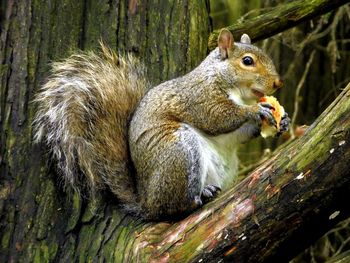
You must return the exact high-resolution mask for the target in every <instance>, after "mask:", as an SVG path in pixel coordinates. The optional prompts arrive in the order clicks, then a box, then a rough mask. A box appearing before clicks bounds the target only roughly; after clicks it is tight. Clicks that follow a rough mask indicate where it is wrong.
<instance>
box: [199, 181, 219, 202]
mask: <svg viewBox="0 0 350 263" xmlns="http://www.w3.org/2000/svg"><path fill="white" fill-rule="evenodd" d="M220 191H221V189H220V187H218V186H215V185H212V184H208V185H207V186H205V187H204V188H203V191H202V199H203V201H204V202H205V203H207V202H209V201H210V200H211V199H213V198H214V197H216V196H217V195H218V194H219V192H220Z"/></svg>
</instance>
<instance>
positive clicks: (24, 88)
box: [0, 0, 350, 262]
mask: <svg viewBox="0 0 350 263" xmlns="http://www.w3.org/2000/svg"><path fill="white" fill-rule="evenodd" d="M0 5H1V6H0V8H1V9H0V22H1V38H0V41H1V42H0V59H1V62H2V66H1V70H0V79H1V87H0V94H1V97H0V100H1V107H0V118H1V119H0V129H1V150H0V162H1V181H0V211H1V217H0V237H1V244H0V261H1V262H18V261H20V262H22V261H24V262H32V261H35V262H49V261H59V262H75V261H79V262H87V261H94V262H95V261H98V262H104V261H105V262H112V261H116V262H121V261H125V262H127V261H153V262H163V261H173V262H183V261H185V262H189V261H195V260H198V261H210V260H214V259H215V260H216V261H220V260H224V259H227V260H237V261H238V262H239V261H246V262H248V261H252V262H254V261H255V260H258V261H263V260H265V259H268V258H270V259H271V258H274V259H277V258H280V256H281V255H286V256H289V255H291V254H293V253H295V252H297V251H298V249H299V247H298V246H297V245H299V246H303V245H304V243H303V242H305V243H307V242H308V241H310V240H311V239H314V238H315V237H316V236H317V235H319V234H321V233H323V232H324V231H325V230H326V229H328V228H329V226H330V225H333V224H334V223H335V222H336V221H337V220H339V219H340V218H341V217H342V216H346V215H347V214H348V213H349V211H348V210H346V209H345V208H343V206H342V200H346V198H349V194H348V190H349V178H347V176H345V175H347V174H348V171H349V162H348V161H347V160H348V159H349V157H350V147H349V136H350V131H349V125H350V123H349V116H350V115H349V114H350V113H349V110H350V102H349V100H350V99H349V97H350V94H349V88H348V89H347V91H346V92H344V93H343V95H342V96H341V97H340V98H339V99H338V101H337V102H335V103H334V104H333V106H332V107H331V108H330V109H329V110H328V111H329V112H328V114H326V113H325V114H324V115H322V116H321V117H320V119H319V120H318V121H317V122H316V124H315V126H314V127H313V128H312V129H310V131H309V132H308V133H307V134H306V135H305V136H304V137H303V138H301V139H299V140H298V141H295V142H294V143H292V144H291V145H289V146H288V148H285V149H283V152H280V153H278V155H277V156H275V157H274V158H273V159H271V160H270V161H269V162H268V163H266V164H264V166H263V167H260V168H259V169H258V170H256V171H255V172H254V173H253V174H252V175H251V176H250V177H249V178H247V179H246V180H245V181H243V182H242V183H241V184H240V185H238V186H237V187H236V188H235V189H233V190H231V191H229V192H227V193H225V194H223V195H222V196H221V197H219V198H218V199H216V200H215V201H213V202H212V203H210V204H208V205H207V206H205V207H204V208H203V209H201V210H200V211H198V212H196V213H193V214H192V215H191V216H189V217H188V218H186V219H184V220H183V221H181V222H177V223H170V222H162V223H157V224H155V223H145V222H141V221H140V220H139V219H137V218H133V217H131V216H128V215H125V214H123V213H122V212H120V211H119V210H118V204H117V203H116V202H115V200H114V199H113V197H111V196H107V197H101V198H100V199H99V200H98V201H97V202H95V203H88V204H86V203H85V202H83V201H82V200H81V199H80V198H79V197H78V196H77V195H73V196H67V195H66V194H65V193H64V192H63V191H62V190H61V188H60V187H59V185H60V182H58V181H57V179H56V178H57V177H56V174H55V172H54V169H52V167H54V164H51V162H50V158H49V156H47V155H45V154H44V153H45V148H44V149H41V148H40V146H38V145H33V144H32V130H31V125H30V124H31V121H32V118H33V114H34V111H35V109H34V106H33V104H31V103H30V101H31V100H32V98H33V94H34V93H35V92H36V90H37V89H38V87H39V86H40V84H41V82H42V81H43V78H44V76H46V74H47V70H48V62H50V61H52V60H57V59H59V58H62V57H66V56H67V55H68V54H69V53H71V52H73V51H74V50H75V49H77V48H82V49H87V48H96V46H97V41H98V40H99V38H100V36H102V38H103V39H104V40H105V41H106V42H107V43H108V44H109V45H110V46H112V47H114V48H116V49H118V50H120V51H131V52H134V53H136V54H137V55H138V56H139V57H140V58H141V59H143V60H144V62H145V63H146V65H148V66H149V76H150V79H151V80H152V82H153V83H154V84H157V83H159V82H160V81H162V80H165V79H169V78H173V77H175V76H176V75H181V74H184V73H185V72H187V71H189V70H190V69H191V68H193V67H194V66H195V65H197V64H198V63H199V61H201V60H202V59H203V58H204V56H205V53H206V50H207V37H208V33H209V30H208V28H209V22H208V21H209V19H208V8H207V2H206V1H204V0H203V1H178V2H176V3H175V2H173V1H170V0H169V1H162V2H161V3H157V2H156V1H135V0H129V1H128V2H126V1H99V4H97V2H96V1H57V0H55V1H47V2H46V1H39V0H32V1H24V0H22V1H11V0H9V1H3V2H1V4H0ZM159 32H161V34H159ZM331 109H332V110H331ZM301 146H305V147H304V148H301ZM310 149H312V150H310ZM320 200H322V202H321V201H320ZM336 211H340V215H339V216H337V217H335V216H336V215H337V213H334V212H336ZM330 215H332V216H331V217H330ZM333 217H335V219H331V220H330V219H329V218H333ZM315 222H321V223H320V226H319V228H318V229H315V228H316V227H315V226H316V225H315ZM325 222H327V224H323V223H325ZM306 230H307V231H310V234H309V233H307V234H305V232H303V231H306ZM291 242H293V243H292V244H293V245H290V244H291ZM284 253H286V254H284ZM284 259H285V258H284Z"/></svg>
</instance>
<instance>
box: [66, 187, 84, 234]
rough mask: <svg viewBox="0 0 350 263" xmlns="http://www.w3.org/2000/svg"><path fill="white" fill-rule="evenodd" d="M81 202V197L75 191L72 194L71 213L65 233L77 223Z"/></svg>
mask: <svg viewBox="0 0 350 263" xmlns="http://www.w3.org/2000/svg"><path fill="white" fill-rule="evenodd" d="M81 203H82V200H81V197H80V196H79V194H78V193H76V192H75V193H74V194H73V202H72V204H73V207H72V213H71V215H70V217H69V219H68V223H67V227H66V230H65V233H68V232H69V231H71V230H72V229H73V228H74V227H75V226H76V224H77V223H78V220H79V217H80V213H81Z"/></svg>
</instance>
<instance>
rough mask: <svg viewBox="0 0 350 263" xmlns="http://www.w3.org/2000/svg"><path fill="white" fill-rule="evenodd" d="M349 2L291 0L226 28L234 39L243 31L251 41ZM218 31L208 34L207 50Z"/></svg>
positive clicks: (213, 42)
mask: <svg viewBox="0 0 350 263" xmlns="http://www.w3.org/2000/svg"><path fill="white" fill-rule="evenodd" d="M349 2H350V0H310V1H305V0H298V1H291V2H287V3H285V4H281V5H279V6H277V7H276V8H274V9H273V10H272V11H270V12H267V13H265V14H262V15H260V16H257V17H255V18H251V19H249V20H247V21H240V22H237V23H236V24H233V25H230V26H228V27H227V29H229V30H230V31H231V32H232V34H233V37H234V38H235V39H239V38H240V37H241V35H242V34H243V33H246V34H248V35H249V36H250V37H251V39H252V40H253V41H257V40H261V39H264V38H267V37H270V36H273V35H275V34H277V33H280V32H282V31H284V30H287V29H289V28H291V27H294V26H296V25H298V24H300V23H302V22H304V21H305V20H308V19H311V18H313V17H315V16H318V15H322V14H325V13H327V12H329V11H331V10H333V9H335V8H337V7H340V6H342V5H344V4H346V3H349ZM219 33H220V30H215V31H213V32H212V33H211V34H210V36H209V42H208V48H209V50H212V49H214V48H215V47H216V46H217V38H218V36H219Z"/></svg>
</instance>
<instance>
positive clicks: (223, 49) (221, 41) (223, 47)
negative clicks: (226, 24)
mask: <svg viewBox="0 0 350 263" xmlns="http://www.w3.org/2000/svg"><path fill="white" fill-rule="evenodd" d="M233 45H234V41H233V36H232V33H231V32H230V31H229V30H227V29H225V28H224V29H222V30H221V31H220V34H219V38H218V46H219V50H220V56H221V58H222V59H225V58H227V57H228V53H229V50H233Z"/></svg>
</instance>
